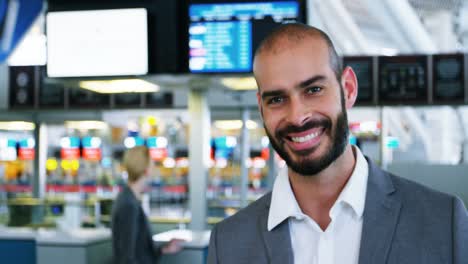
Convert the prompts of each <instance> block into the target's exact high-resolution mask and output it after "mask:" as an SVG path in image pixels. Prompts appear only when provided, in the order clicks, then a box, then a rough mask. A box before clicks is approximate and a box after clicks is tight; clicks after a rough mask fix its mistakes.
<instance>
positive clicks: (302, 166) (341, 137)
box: [264, 94, 349, 176]
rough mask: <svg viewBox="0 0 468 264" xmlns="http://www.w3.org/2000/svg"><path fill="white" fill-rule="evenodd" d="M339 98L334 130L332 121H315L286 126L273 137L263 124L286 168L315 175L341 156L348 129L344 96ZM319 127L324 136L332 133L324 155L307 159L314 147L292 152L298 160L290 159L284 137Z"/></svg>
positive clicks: (346, 140) (346, 142)
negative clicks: (322, 129) (298, 125)
mask: <svg viewBox="0 0 468 264" xmlns="http://www.w3.org/2000/svg"><path fill="white" fill-rule="evenodd" d="M341 96H342V100H341V105H342V107H341V108H342V109H341V112H340V113H339V114H338V115H337V117H336V124H335V127H334V128H333V126H332V121H331V120H329V119H324V120H316V121H310V122H307V123H305V124H304V125H303V126H301V127H296V126H287V127H285V128H282V129H279V130H277V131H276V132H275V137H273V136H272V135H271V133H270V132H269V131H268V129H267V128H266V126H265V124H264V127H265V131H266V133H267V135H268V138H269V139H270V143H271V145H272V146H273V148H274V149H275V151H276V153H278V155H279V156H280V157H281V158H282V159H283V160H284V161H285V162H286V164H287V165H288V167H289V168H291V169H292V170H293V171H295V172H296V173H299V174H301V175H304V176H312V175H316V174H318V173H319V172H321V171H322V170H324V169H326V168H327V167H328V166H330V164H332V163H333V162H334V161H335V160H336V159H337V158H338V157H340V156H341V154H343V152H344V150H345V148H346V146H347V144H348V134H349V129H348V117H347V114H346V109H345V106H344V96H343V94H341ZM320 126H321V127H323V128H324V134H325V133H328V131H331V132H330V133H332V137H331V145H330V147H329V148H328V149H327V151H326V153H325V154H324V155H323V156H322V157H319V158H318V159H308V158H307V156H308V155H309V154H311V153H312V152H314V151H316V149H317V148H318V147H319V146H315V147H313V148H311V149H308V150H303V151H294V153H295V155H296V156H297V157H298V159H297V160H293V159H292V158H291V155H290V154H289V153H288V152H287V150H286V149H285V147H284V145H285V144H286V143H285V142H284V141H285V139H284V138H285V135H287V134H288V133H292V132H294V133H299V132H303V131H307V130H309V129H311V128H314V127H320ZM332 128H333V130H332Z"/></svg>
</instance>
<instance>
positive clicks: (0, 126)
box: [0, 121, 36, 131]
mask: <svg viewBox="0 0 468 264" xmlns="http://www.w3.org/2000/svg"><path fill="white" fill-rule="evenodd" d="M35 128H36V126H35V125H34V123H31V122H24V121H10V122H0V130H14V131H25V130H27V131H31V130H34V129H35Z"/></svg>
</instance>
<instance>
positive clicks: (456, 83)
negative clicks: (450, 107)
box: [432, 54, 466, 104]
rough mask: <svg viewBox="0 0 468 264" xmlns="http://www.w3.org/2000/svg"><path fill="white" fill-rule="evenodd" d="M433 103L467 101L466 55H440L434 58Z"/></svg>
mask: <svg viewBox="0 0 468 264" xmlns="http://www.w3.org/2000/svg"><path fill="white" fill-rule="evenodd" d="M432 64H433V101H434V103H436V104H452V103H463V102H464V101H465V82H466V80H465V78H466V77H465V74H464V72H465V67H466V66H465V65H466V64H465V55H464V54H440V55H434V57H433V63H432Z"/></svg>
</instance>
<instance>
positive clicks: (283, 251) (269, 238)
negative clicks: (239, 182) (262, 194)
mask: <svg viewBox="0 0 468 264" xmlns="http://www.w3.org/2000/svg"><path fill="white" fill-rule="evenodd" d="M269 206H270V202H268V205H267V207H266V208H265V209H266V210H264V213H263V214H262V216H261V217H260V218H259V223H258V224H259V225H260V230H262V231H261V232H262V235H263V241H264V243H265V249H266V251H267V254H268V263H270V264H294V258H293V252H292V246H291V238H290V234H289V224H288V220H285V221H283V222H282V223H281V224H279V225H278V226H276V227H275V228H273V229H272V230H271V231H268V228H267V223H268V212H269Z"/></svg>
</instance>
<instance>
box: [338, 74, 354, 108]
mask: <svg viewBox="0 0 468 264" xmlns="http://www.w3.org/2000/svg"><path fill="white" fill-rule="evenodd" d="M341 86H342V87H343V92H344V97H345V105H346V109H349V108H351V107H352V106H353V105H354V103H355V102H356V98H357V95H358V80H357V78H356V74H355V73H354V71H353V69H352V68H351V67H349V66H347V67H346V68H345V69H344V70H343V74H342V75H341Z"/></svg>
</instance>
